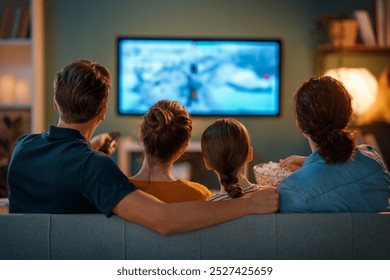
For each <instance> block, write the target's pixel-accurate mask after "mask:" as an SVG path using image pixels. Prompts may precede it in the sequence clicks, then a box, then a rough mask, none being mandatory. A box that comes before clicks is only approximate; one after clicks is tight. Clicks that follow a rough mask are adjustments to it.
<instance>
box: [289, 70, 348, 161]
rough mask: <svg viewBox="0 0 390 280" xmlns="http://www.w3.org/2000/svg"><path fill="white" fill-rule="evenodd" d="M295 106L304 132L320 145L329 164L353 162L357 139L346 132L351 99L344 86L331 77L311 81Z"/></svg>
mask: <svg viewBox="0 0 390 280" xmlns="http://www.w3.org/2000/svg"><path fill="white" fill-rule="evenodd" d="M295 106H296V108H295V109H296V117H297V120H298V124H299V127H300V129H301V130H302V131H303V132H304V133H305V134H306V135H308V136H310V138H311V139H312V141H314V142H315V143H316V144H317V145H318V149H319V154H320V155H321V156H322V157H324V159H325V160H326V162H327V163H335V162H341V163H343V162H346V161H347V160H348V159H350V158H351V156H352V154H353V150H354V146H355V144H354V137H353V133H352V131H350V130H348V129H347V128H346V127H347V125H348V123H349V121H350V119H351V116H352V105H351V96H350V95H349V93H348V91H347V90H346V89H345V87H344V86H343V84H342V83H341V82H339V81H337V80H336V79H334V78H331V77H328V76H324V77H314V78H311V79H310V80H308V81H307V82H305V83H303V85H302V86H301V87H300V88H299V89H298V91H297V92H296V93H295Z"/></svg>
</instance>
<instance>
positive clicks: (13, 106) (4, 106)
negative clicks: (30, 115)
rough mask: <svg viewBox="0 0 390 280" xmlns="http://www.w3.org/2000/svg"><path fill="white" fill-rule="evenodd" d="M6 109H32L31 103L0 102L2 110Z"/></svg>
mask: <svg viewBox="0 0 390 280" xmlns="http://www.w3.org/2000/svg"><path fill="white" fill-rule="evenodd" d="M5 110H31V105H30V104H0V111H5Z"/></svg>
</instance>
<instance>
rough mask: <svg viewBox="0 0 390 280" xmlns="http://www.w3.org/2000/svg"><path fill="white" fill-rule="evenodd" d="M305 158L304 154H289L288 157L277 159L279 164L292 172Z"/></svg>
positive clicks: (300, 165)
mask: <svg viewBox="0 0 390 280" xmlns="http://www.w3.org/2000/svg"><path fill="white" fill-rule="evenodd" d="M306 159H307V157H304V156H289V157H288V158H285V159H281V160H279V166H280V167H283V168H287V169H289V170H291V171H292V172H294V171H297V170H298V169H299V168H301V167H302V165H303V163H304V161H305V160H306Z"/></svg>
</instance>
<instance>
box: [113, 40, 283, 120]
mask: <svg viewBox="0 0 390 280" xmlns="http://www.w3.org/2000/svg"><path fill="white" fill-rule="evenodd" d="M121 40H155V41H160V40H161V41H164V40H171V41H181V40H188V41H232V42H234V41H237V42H274V43H277V44H278V45H279V53H278V57H279V69H278V75H279V87H278V89H279V90H278V93H277V94H278V105H277V109H278V110H277V113H276V114H191V116H193V117H269V118H274V117H279V116H280V115H281V92H282V79H281V78H282V39H279V38H269V37H268V38H240V37H206V36H205V37H177V36H156V37H154V36H118V37H117V39H116V71H117V72H116V86H117V90H116V113H117V115H119V116H123V117H126V116H127V117H131V116H143V115H144V114H142V113H126V114H125V113H121V112H120V110H119V105H120V94H119V71H120V63H119V43H120V41H121Z"/></svg>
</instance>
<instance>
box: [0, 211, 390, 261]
mask: <svg viewBox="0 0 390 280" xmlns="http://www.w3.org/2000/svg"><path fill="white" fill-rule="evenodd" d="M389 237H390V215H386V214H359V213H353V214H351V213H337V214H336V213H326V214H325V213H323V214H282V213H277V214H269V215H252V216H246V217H243V218H240V219H236V220H233V221H230V222H227V223H223V224H219V225H215V226H212V227H209V228H205V229H202V230H197V231H192V232H188V233H182V234H173V235H161V234H158V233H156V232H154V231H152V230H149V229H147V228H145V227H143V226H140V225H137V224H134V223H132V222H127V221H124V220H123V219H121V218H119V217H112V218H109V219H107V218H106V217H105V216H103V215H100V214H80V215H73V214H72V215H69V214H68V215H54V214H4V215H0V259H62V260H66V259H89V260H93V259H117V260H119V259H270V260H272V259H285V260H290V259H304V260H310V259H318V260H323V259H337V260H341V259H390V238H389Z"/></svg>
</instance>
